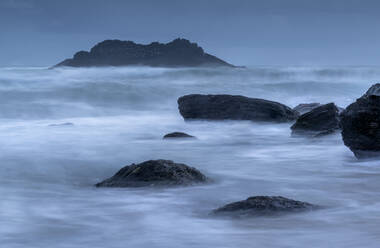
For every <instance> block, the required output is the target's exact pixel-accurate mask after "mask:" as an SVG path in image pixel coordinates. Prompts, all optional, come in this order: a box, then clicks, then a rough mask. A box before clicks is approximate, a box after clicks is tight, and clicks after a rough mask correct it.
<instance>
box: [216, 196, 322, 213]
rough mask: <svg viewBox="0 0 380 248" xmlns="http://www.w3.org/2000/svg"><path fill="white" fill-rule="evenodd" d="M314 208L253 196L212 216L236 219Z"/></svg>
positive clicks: (283, 198) (228, 205)
mask: <svg viewBox="0 0 380 248" xmlns="http://www.w3.org/2000/svg"><path fill="white" fill-rule="evenodd" d="M315 207H316V206H314V205H312V204H310V203H307V202H301V201H295V200H292V199H288V198H285V197H282V196H254V197H249V198H248V199H246V200H243V201H238V202H233V203H230V204H227V205H225V206H223V207H221V208H218V209H215V210H213V212H212V213H213V214H216V215H227V216H236V217H245V216H264V215H276V214H284V213H292V212H300V211H305V210H312V209H313V208H315Z"/></svg>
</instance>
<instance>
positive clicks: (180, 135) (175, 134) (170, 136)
mask: <svg viewBox="0 0 380 248" xmlns="http://www.w3.org/2000/svg"><path fill="white" fill-rule="evenodd" d="M173 138H182V139H183V138H195V137H194V136H192V135H189V134H187V133H182V132H173V133H168V134H166V135H165V136H164V137H163V139H173Z"/></svg>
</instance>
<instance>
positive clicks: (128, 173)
mask: <svg viewBox="0 0 380 248" xmlns="http://www.w3.org/2000/svg"><path fill="white" fill-rule="evenodd" d="M206 181H207V178H206V176H204V175H203V174H202V173H201V172H200V171H198V170H197V169H195V168H193V167H189V166H187V165H185V164H179V163H174V162H173V161H171V160H162V159H159V160H149V161H145V162H143V163H141V164H131V165H128V166H125V167H123V168H122V169H121V170H119V171H118V172H117V173H116V174H115V175H114V176H112V177H110V178H108V179H106V180H104V181H102V182H100V183H98V184H96V187H144V186H180V185H184V186H187V185H191V184H195V183H204V182H206Z"/></svg>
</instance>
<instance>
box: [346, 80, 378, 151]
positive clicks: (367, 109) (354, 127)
mask: <svg viewBox="0 0 380 248" xmlns="http://www.w3.org/2000/svg"><path fill="white" fill-rule="evenodd" d="M341 127H342V137H343V142H344V144H345V145H346V146H348V147H349V148H350V150H351V151H352V152H353V153H354V154H355V156H356V157H357V158H370V157H380V84H375V85H373V86H372V87H371V88H370V89H369V90H368V91H367V92H366V93H365V94H364V95H363V96H362V97H360V98H359V99H357V100H356V102H354V103H352V104H350V105H349V106H348V107H347V108H346V109H345V110H344V111H343V112H342V114H341Z"/></svg>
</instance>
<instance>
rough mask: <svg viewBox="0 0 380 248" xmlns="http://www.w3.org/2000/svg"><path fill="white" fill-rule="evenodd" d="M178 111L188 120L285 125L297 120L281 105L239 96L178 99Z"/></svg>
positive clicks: (287, 108) (293, 113) (184, 97)
mask: <svg viewBox="0 0 380 248" xmlns="http://www.w3.org/2000/svg"><path fill="white" fill-rule="evenodd" d="M178 108H179V112H180V113H181V115H182V116H183V118H184V119H185V120H197V119H200V120H202V119H203V120H251V121H273V122H286V121H291V120H294V119H296V118H297V116H298V113H297V112H296V111H294V110H292V109H291V108H289V107H287V106H285V105H283V104H281V103H278V102H273V101H268V100H264V99H258V98H249V97H245V96H236V95H200V94H193V95H186V96H182V97H180V98H179V99H178Z"/></svg>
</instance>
